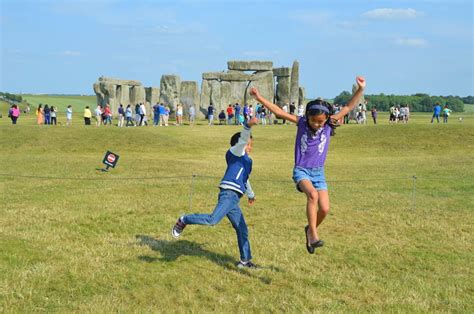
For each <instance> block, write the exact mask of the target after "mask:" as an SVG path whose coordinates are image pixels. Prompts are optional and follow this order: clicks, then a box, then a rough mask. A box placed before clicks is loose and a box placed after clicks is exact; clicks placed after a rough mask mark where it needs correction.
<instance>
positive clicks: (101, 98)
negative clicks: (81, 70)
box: [93, 82, 105, 106]
mask: <svg viewBox="0 0 474 314" xmlns="http://www.w3.org/2000/svg"><path fill="white" fill-rule="evenodd" d="M93 88H94V93H95V95H96V97H97V104H98V105H101V106H102V105H104V102H105V94H104V93H103V92H102V89H101V88H100V83H99V82H95V83H94V85H93Z"/></svg>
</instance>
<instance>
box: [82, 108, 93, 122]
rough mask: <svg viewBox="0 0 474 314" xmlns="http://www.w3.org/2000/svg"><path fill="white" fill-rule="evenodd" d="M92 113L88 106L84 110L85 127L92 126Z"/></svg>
mask: <svg viewBox="0 0 474 314" xmlns="http://www.w3.org/2000/svg"><path fill="white" fill-rule="evenodd" d="M91 119H92V112H91V110H90V109H89V106H86V108H85V109H84V125H91Z"/></svg>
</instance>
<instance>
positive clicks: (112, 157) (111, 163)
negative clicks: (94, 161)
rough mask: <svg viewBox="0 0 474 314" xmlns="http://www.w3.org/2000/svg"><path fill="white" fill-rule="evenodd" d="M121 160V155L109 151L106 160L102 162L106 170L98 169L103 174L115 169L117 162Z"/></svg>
mask: <svg viewBox="0 0 474 314" xmlns="http://www.w3.org/2000/svg"><path fill="white" fill-rule="evenodd" d="M118 160H119V155H117V154H115V153H112V152H111V151H107V152H106V153H105V156H104V160H102V163H103V164H104V165H105V168H104V169H98V170H100V171H102V172H107V171H109V168H110V167H112V168H115V165H117V162H118Z"/></svg>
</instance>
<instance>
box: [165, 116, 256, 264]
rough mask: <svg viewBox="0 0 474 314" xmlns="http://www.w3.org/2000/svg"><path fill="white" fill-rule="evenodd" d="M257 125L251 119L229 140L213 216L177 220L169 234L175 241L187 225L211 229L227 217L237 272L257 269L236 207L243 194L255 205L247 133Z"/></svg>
mask: <svg viewBox="0 0 474 314" xmlns="http://www.w3.org/2000/svg"><path fill="white" fill-rule="evenodd" d="M257 123H258V120H257V119H256V118H252V119H250V120H249V121H247V122H246V123H244V128H243V130H242V132H238V133H235V134H234V135H233V136H232V137H231V139H230V146H231V147H230V149H229V150H228V151H227V153H226V155H225V159H226V162H227V169H226V171H225V174H224V177H223V178H222V180H221V182H220V184H219V189H220V192H219V198H218V202H217V205H216V207H215V208H214V211H213V212H212V214H210V215H209V214H192V215H184V216H182V217H180V218H178V221H177V222H176V224H175V225H174V226H173V228H172V230H171V235H172V236H173V237H174V238H176V239H177V238H178V237H179V236H180V235H181V233H183V230H184V228H185V227H186V226H187V225H208V226H214V225H216V224H217V223H219V222H220V221H221V220H222V218H224V216H227V218H229V220H230V222H231V223H232V226H233V227H234V229H235V232H236V233H237V242H238V245H239V251H240V261H239V262H238V263H237V265H236V266H237V267H239V268H257V266H256V265H255V264H253V263H252V262H251V261H250V260H251V259H252V254H251V252H250V242H249V239H248V230H247V224H246V223H245V219H244V215H243V213H242V210H241V209H240V206H239V202H240V198H241V197H242V196H243V195H244V194H247V197H248V204H249V205H252V204H253V203H254V202H255V194H254V192H253V191H252V187H251V186H250V181H249V175H250V173H251V172H252V159H250V157H249V155H248V154H249V153H250V152H251V151H252V136H251V134H250V129H251V128H252V126H254V125H255V124H257Z"/></svg>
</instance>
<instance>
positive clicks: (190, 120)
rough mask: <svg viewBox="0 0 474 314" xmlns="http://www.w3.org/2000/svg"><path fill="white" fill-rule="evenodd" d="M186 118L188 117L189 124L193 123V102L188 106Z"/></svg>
mask: <svg viewBox="0 0 474 314" xmlns="http://www.w3.org/2000/svg"><path fill="white" fill-rule="evenodd" d="M188 115H189V117H188V119H189V125H193V124H194V120H195V119H196V109H194V104H192V105H191V106H189V109H188Z"/></svg>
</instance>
